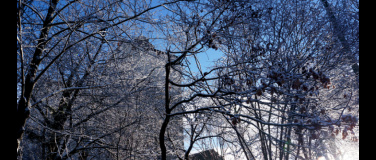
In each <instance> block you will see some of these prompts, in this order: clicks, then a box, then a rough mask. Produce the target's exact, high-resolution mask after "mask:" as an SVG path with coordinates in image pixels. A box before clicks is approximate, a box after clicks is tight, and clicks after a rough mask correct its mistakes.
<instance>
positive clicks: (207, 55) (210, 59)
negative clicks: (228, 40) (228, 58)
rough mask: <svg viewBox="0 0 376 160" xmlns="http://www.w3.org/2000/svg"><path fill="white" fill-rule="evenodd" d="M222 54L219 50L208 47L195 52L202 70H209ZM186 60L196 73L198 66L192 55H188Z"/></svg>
mask: <svg viewBox="0 0 376 160" xmlns="http://www.w3.org/2000/svg"><path fill="white" fill-rule="evenodd" d="M223 55H224V54H223V53H222V52H221V51H220V50H214V49H209V50H208V51H206V52H204V53H199V54H197V58H198V59H199V61H200V64H201V69H202V71H203V72H208V71H210V69H211V67H212V66H213V65H214V62H215V61H217V60H218V59H219V58H221V57H222V56H223ZM188 60H189V61H190V62H191V65H190V68H191V70H192V71H193V72H196V73H198V68H197V66H196V63H195V61H194V58H193V57H189V58H188Z"/></svg>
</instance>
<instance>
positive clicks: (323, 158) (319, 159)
mask: <svg viewBox="0 0 376 160" xmlns="http://www.w3.org/2000/svg"><path fill="white" fill-rule="evenodd" d="M317 160H326V159H325V157H319V158H317Z"/></svg>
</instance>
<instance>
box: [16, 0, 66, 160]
mask: <svg viewBox="0 0 376 160" xmlns="http://www.w3.org/2000/svg"><path fill="white" fill-rule="evenodd" d="M58 2H59V0H52V1H51V2H50V7H49V9H48V13H47V16H46V19H45V20H44V22H43V29H42V30H41V34H40V37H39V40H38V45H37V46H36V50H35V52H34V56H33V59H32V61H31V63H30V66H29V71H28V73H27V75H26V79H25V84H23V86H22V88H23V90H24V92H23V94H22V95H21V98H20V100H19V102H18V104H17V113H16V130H17V134H16V138H17V157H18V155H19V150H20V144H21V141H22V136H23V134H24V130H25V129H24V127H25V124H26V120H27V119H28V118H29V116H30V108H29V106H30V99H31V95H32V92H33V89H34V86H35V83H36V82H35V78H36V76H37V71H38V68H39V65H40V64H41V62H42V54H43V50H44V49H45V47H46V45H47V37H48V32H49V31H50V29H51V27H50V24H51V23H52V21H53V19H54V17H53V15H54V13H55V11H56V6H57V3H58Z"/></svg>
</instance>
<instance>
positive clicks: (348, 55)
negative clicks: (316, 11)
mask: <svg viewBox="0 0 376 160" xmlns="http://www.w3.org/2000/svg"><path fill="white" fill-rule="evenodd" d="M321 3H322V4H323V6H324V7H325V9H326V14H327V15H328V18H329V21H330V23H332V25H333V32H334V35H336V37H337V38H338V40H339V41H340V42H341V45H342V47H343V49H344V53H345V54H346V58H347V59H349V60H350V62H351V63H353V64H352V66H351V67H352V69H353V72H354V73H355V75H356V79H357V82H358V86H359V65H358V63H357V62H356V60H355V59H354V57H352V56H351V49H350V45H349V43H348V42H347V40H346V38H345V34H343V33H341V32H340V30H341V28H342V27H341V25H340V24H339V23H338V20H337V18H336V17H335V15H334V12H333V10H332V8H331V7H330V5H329V2H328V0H321Z"/></svg>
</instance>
